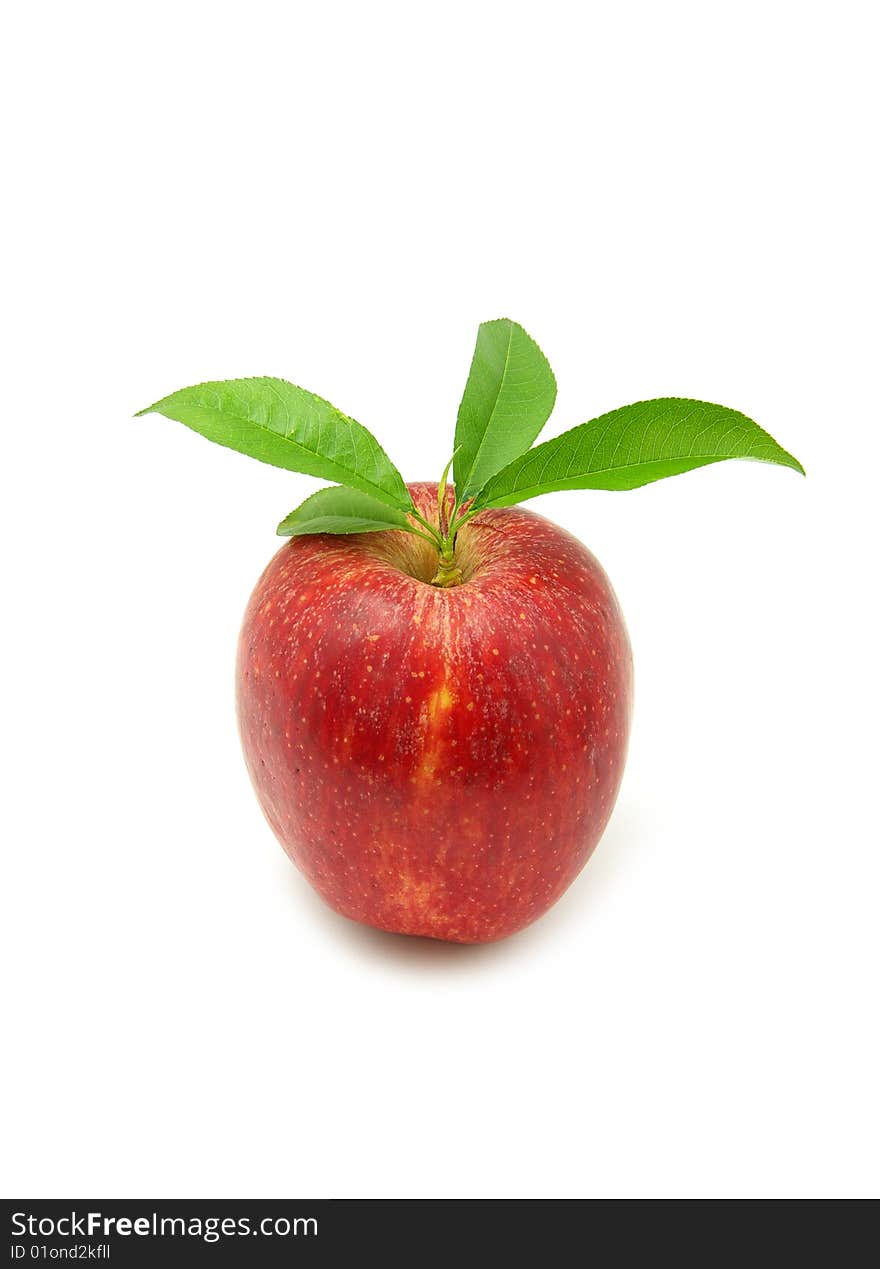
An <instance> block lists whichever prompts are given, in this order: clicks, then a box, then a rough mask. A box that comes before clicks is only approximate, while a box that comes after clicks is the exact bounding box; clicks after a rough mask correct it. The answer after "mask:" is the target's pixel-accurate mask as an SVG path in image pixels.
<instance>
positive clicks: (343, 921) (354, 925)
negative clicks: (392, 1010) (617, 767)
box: [288, 801, 646, 974]
mask: <svg viewBox="0 0 880 1269" xmlns="http://www.w3.org/2000/svg"><path fill="white" fill-rule="evenodd" d="M644 825H645V820H644V816H643V815H640V814H639V810H638V807H636V806H635V805H634V804H633V803H632V802H631V801H625V802H623V803H622V804H619V805H618V806H617V808H616V810H615V812H614V814H613V816H612V817H611V821H610V823H609V825H608V827H607V828H606V830H605V832H604V834H603V836H602V838H601V840H600V842H599V844H598V845H597V847H596V849H595V851H594V852H593V854H592V856H591V858H590V859H589V860H588V861H587V864H586V866H585V867H584V869H583V871H582V872H581V874H580V876H578V877H577V878H575V880H574V882H573V883H572V884H571V886H570V887H569V889H568V890H567V891H566V892H565V894H564V895H563V896H562V897H561V898H560V899H559V900H558V901H557V903H556V904H554V906H553V907H552V908H551V909H550V911H549V912H547V913H545V915H544V916H542V917H540V918H539V919H538V920H537V921H535V922H534V924H533V925H529V926H527V927H526V928H525V929H524V930H520V931H519V933H517V934H513V935H511V936H510V937H509V938H506V939H502V940H500V941H499V942H497V943H446V942H443V941H442V940H440V939H430V938H417V937H413V936H412V935H409V934H391V933H389V932H388V931H386V930H377V929H374V928H373V927H372V926H368V925H361V924H359V923H358V922H357V921H352V920H350V919H349V918H348V917H344V916H341V915H340V914H339V913H338V912H334V910H333V909H332V908H331V907H329V905H328V904H326V903H325V902H324V901H323V899H321V898H320V897H319V896H318V895H317V894H316V893H315V892H314V891H313V890H312V889H311V887H310V886H308V883H307V882H305V881H304V879H303V878H302V877H301V876H300V874H299V873H298V872H297V870H296V869H295V868H290V869H289V870H288V877H289V884H290V885H291V886H294V885H295V886H296V887H297V893H298V897H299V898H302V897H303V890H302V887H305V889H306V890H307V891H308V897H309V900H310V902H309V904H308V907H309V911H310V913H311V914H312V916H313V917H314V919H315V920H316V921H317V922H318V923H319V924H320V923H323V924H325V925H326V926H328V927H332V931H328V932H332V935H333V937H334V938H336V939H339V938H342V939H343V940H344V941H345V942H346V943H347V944H348V947H349V948H350V950H351V951H352V952H353V953H354V954H355V956H356V957H357V958H358V959H359V960H362V959H364V958H367V959H370V960H373V961H377V962H384V963H385V964H387V965H392V966H397V967H399V968H403V969H412V968H415V969H418V970H419V971H423V970H425V969H430V970H431V971H439V972H442V973H444V974H445V973H459V972H464V971H468V972H472V971H473V970H474V969H475V968H477V967H478V966H479V967H485V966H494V965H496V964H497V963H498V962H499V961H504V960H507V959H516V957H518V956H519V955H521V954H525V955H531V954H532V953H533V952H534V951H535V949H536V948H537V947H538V946H540V944H541V942H542V941H544V940H547V939H553V940H554V941H555V940H557V939H558V938H559V937H560V936H564V935H565V934H566V932H568V933H571V931H572V927H573V926H575V925H581V924H582V923H583V922H584V921H586V920H589V913H590V910H591V909H592V908H594V907H595V905H596V903H597V902H599V901H601V896H602V894H603V892H605V891H607V890H608V888H609V887H612V886H613V885H614V883H615V879H616V878H618V877H620V876H621V874H622V872H623V870H624V869H626V868H627V867H629V866H630V864H631V862H632V859H633V856H634V855H637V854H638V852H639V850H640V849H642V848H644V846H645V844H646V835H645V832H644Z"/></svg>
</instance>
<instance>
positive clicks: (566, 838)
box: [237, 484, 632, 943]
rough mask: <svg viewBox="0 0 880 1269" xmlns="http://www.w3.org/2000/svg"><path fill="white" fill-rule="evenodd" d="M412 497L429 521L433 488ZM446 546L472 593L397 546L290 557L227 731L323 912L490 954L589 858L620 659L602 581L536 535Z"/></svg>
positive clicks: (616, 626) (614, 609)
mask: <svg viewBox="0 0 880 1269" xmlns="http://www.w3.org/2000/svg"><path fill="white" fill-rule="evenodd" d="M409 488H410V491H411V492H412V494H413V497H414V499H415V501H416V504H417V506H418V507H419V509H420V510H421V511H422V513H423V514H424V515H425V516H426V517H428V518H433V521H434V522H435V523H436V505H437V487H436V485H429V484H414V485H410V487H409ZM459 545H460V554H461V556H462V558H463V559H464V560H465V561H466V562H467V567H466V570H465V571H466V574H467V575H468V576H467V580H466V581H465V582H464V583H463V584H462V585H460V586H456V587H452V588H450V589H447V590H444V589H439V588H438V587H435V586H431V585H429V584H428V583H427V582H426V581H423V580H419V578H418V577H416V576H411V575H410V574H409V573H408V572H405V571H403V570H402V568H401V566H400V564H401V561H404V564H405V565H406V566H408V567H412V568H413V570H414V571H419V568H420V569H421V571H422V573H423V575H424V573H425V570H426V568H430V566H431V558H430V557H431V554H432V552H431V548H430V547H429V546H427V545H426V544H423V543H422V542H420V540H419V539H417V538H414V537H412V536H411V535H409V534H406V533H397V532H388V533H376V534H362V535H358V536H349V537H331V536H329V535H322V536H315V537H302V538H295V539H292V540H291V541H290V542H288V543H287V544H286V545H285V546H283V547H282V548H281V550H280V551H279V552H278V553H277V555H276V556H275V557H274V559H273V560H272V561H271V562H270V564H269V566H268V568H267V569H266V571H265V572H264V573H263V576H262V577H261V578H260V581H259V582H258V584H257V587H256V589H255V591H254V593H253V595H252V597H251V600H250V603H249V605H248V608H247V612H246V614H245V618H244V625H243V628H242V632H241V639H240V643H239V651H238V666H237V699H238V717H239V726H240V730H241V737H242V743H243V746H244V753H245V759H246V761H247V766H248V770H249V772H250V776H251V779H252V781H253V784H254V788H255V789H256V793H257V797H258V799H259V802H260V805H261V807H262V808H263V811H264V813H265V815H266V818H267V819H268V821H269V823H270V825H271V826H272V828H273V830H274V831H275V833H276V835H277V837H278V839H279V840H280V842H281V844H282V846H283V847H284V849H285V851H286V852H287V854H288V855H289V856H290V858H291V859H292V860H293V862H294V863H295V864H296V865H297V867H299V868H300V869H301V870H302V872H303V873H305V875H306V877H307V878H308V879H309V881H310V882H311V883H312V885H313V886H314V887H315V889H316V890H317V891H318V893H319V894H320V895H321V896H322V897H323V898H324V899H325V900H326V901H327V903H329V904H330V905H331V907H333V908H335V909H336V911H337V912H341V913H343V914H344V915H345V916H347V917H350V918H352V919H353V920H355V921H361V922H364V923H365V924H367V925H371V926H377V927H378V928H379V929H382V930H391V931H395V932H397V933H400V934H411V935H423V936H427V937H430V938H435V939H446V940H450V941H454V942H459V943H485V942H492V941H494V940H496V939H502V938H505V937H506V936H507V935H509V934H513V933H514V932H515V931H517V930H521V929H522V928H523V927H524V926H526V925H528V924H529V923H530V922H532V921H534V920H536V918H538V917H539V916H541V915H542V914H543V913H544V912H546V911H547V909H548V908H549V907H550V906H551V904H553V903H555V901H556V900H557V899H558V898H559V897H560V895H561V894H563V892H564V891H565V890H566V889H567V887H568V886H569V885H570V884H571V882H572V881H573V880H574V878H575V877H576V876H577V875H578V873H579V872H580V870H581V868H583V866H584V864H585V863H586V861H587V859H588V858H589V856H590V854H591V852H592V850H593V848H594V847H595V845H596V843H597V841H598V840H599V837H600V836H601V834H602V831H603V829H604V828H605V825H606V823H607V821H608V817H609V816H610V814H611V810H612V808H613V806H614V801H615V798H616V796H617V791H618V788H619V786H620V780H621V776H622V773H623V766H624V761H625V757H626V748H627V740H628V734H629V724H630V712H631V699H632V656H631V652H630V646H629V640H628V638H627V633H626V628H625V626H624V622H623V618H622V616H621V613H620V609H619V607H618V604H617V600H616V598H615V596H614V593H613V591H612V589H611V586H610V584H609V582H608V579H607V577H606V576H605V574H604V572H603V571H602V569H601V567H600V566H599V564H598V563H597V561H596V560H595V559H594V557H593V556H592V555H591V554H590V552H589V551H587V550H586V548H585V547H584V546H582V545H581V543H580V542H578V541H577V540H576V539H575V538H573V537H571V535H570V534H568V533H566V532H565V531H564V530H562V529H560V528H558V527H557V526H556V525H554V524H552V523H551V522H550V521H548V520H546V519H544V518H543V517H541V516H538V515H535V514H534V513H533V512H530V511H525V510H523V509H521V508H519V507H514V508H507V509H504V510H493V511H487V512H484V513H482V514H481V515H480V516H478V517H477V518H476V519H475V520H474V521H472V522H471V524H470V525H468V526H467V527H466V528H465V529H463V530H462V531H461V533H460V535H459ZM425 553H427V555H425ZM420 554H421V558H417V557H419V556H420ZM434 560H436V553H434ZM417 566H418V567H417Z"/></svg>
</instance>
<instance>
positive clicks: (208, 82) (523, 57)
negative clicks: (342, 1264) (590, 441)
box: [0, 0, 880, 1197]
mask: <svg viewBox="0 0 880 1269" xmlns="http://www.w3.org/2000/svg"><path fill="white" fill-rule="evenodd" d="M872 11H873V12H872ZM872 16H873V17H876V10H875V8H874V6H872V5H871V4H864V5H861V4H855V3H841V2H840V0H837V2H836V3H834V4H830V3H829V4H812V3H792V4H786V3H773V2H772V0H770V2H768V0H760V3H743V2H742V0H739V2H738V3H736V4H713V5H705V4H702V3H695V4H683V3H665V4H662V5H656V4H637V3H615V4H611V3H608V4H587V5H575V4H558V3H548V2H547V0H544V3H542V4H519V3H512V2H511V0H505V2H504V3H480V2H479V0H469V2H468V3H466V4H455V3H447V4H445V5H443V6H440V7H437V6H433V7H429V8H427V7H424V6H420V5H414V4H403V3H401V4H391V3H371V4H344V3H333V2H327V0H325V2H324V3H322V4H281V3H278V4H267V3H256V2H254V0H251V2H250V3H248V4H246V5H243V4H227V3H217V2H214V3H209V4H208V3H206V4H195V3H185V2H182V0H174V3H156V2H155V0H154V3H152V4H151V5H149V6H146V5H143V6H137V5H130V4H126V5H120V4H113V3H106V4H101V3H84V4H77V5H68V4H61V3H44V4H39V3H34V4H31V5H19V6H17V7H16V9H15V11H14V12H13V13H12V15H11V17H9V18H7V23H6V27H7V31H6V37H5V39H4V41H3V43H4V51H3V54H2V57H3V62H4V66H3V73H2V76H0V82H2V92H3V95H4V98H5V101H4V103H3V117H4V119H5V124H6V130H7V135H8V139H7V143H6V150H7V153H6V158H5V160H4V171H5V175H6V177H7V179H8V181H9V183H8V185H7V194H6V196H5V201H4V208H3V213H4V217H5V218H6V220H7V225H6V228H5V231H4V234H3V252H4V256H5V265H4V284H3V289H4V292H5V298H4V301H3V303H4V309H5V311H6V315H7V318H8V322H7V325H6V330H5V335H4V339H3V348H4V353H5V357H4V360H5V364H6V370H5V376H4V420H3V429H2V435H3V496H2V506H0V513H2V518H3V525H2V534H3V543H4V551H3V570H4V582H3V592H4V595H5V601H6V611H5V617H4V619H3V640H4V645H5V646H4V655H3V666H4V688H3V724H4V746H5V750H4V756H3V774H4V786H5V792H4V795H3V817H4V827H3V866H4V871H5V877H4V880H3V891H2V904H3V912H2V936H3V941H4V944H5V950H4V951H3V967H4V971H5V974H6V976H7V983H6V987H5V998H6V1006H5V1009H4V1013H5V1016H6V1019H7V1022H8V1024H9V1025H8V1029H7V1033H6V1039H5V1041H4V1045H3V1050H2V1063H3V1071H4V1074H3V1094H4V1099H5V1101H6V1107H5V1109H4V1115H3V1120H4V1129H3V1138H4V1141H3V1148H2V1153H3V1170H2V1176H0V1183H2V1188H3V1189H4V1190H5V1191H7V1192H10V1193H14V1194H15V1195H16V1196H21V1195H24V1194H27V1195H30V1196H61V1195H71V1194H72V1195H75V1196H84V1195H86V1194H87V1193H88V1194H91V1195H94V1194H98V1195H103V1196H127V1197H138V1196H143V1195H147V1194H159V1195H162V1196H169V1197H174V1196H192V1197H198V1196H204V1197H222V1196H227V1197H229V1196H251V1197H282V1196H304V1197H305V1196H322V1195H336V1196H345V1195H379V1196H393V1195H412V1196H416V1195H425V1196H456V1195H472V1196H540V1195H547V1196H590V1195H620V1196H629V1195H658V1196H689V1195H724V1196H746V1195H866V1194H871V1193H876V1191H877V1188H878V1186H877V1182H878V1169H877V1154H876V1139H877V1130H878V1102H877V1069H878V1057H880V1055H878V1032H877V1017H876V968H877V952H878V940H877V912H878V893H877V891H878V879H880V855H878V841H877V809H876V808H877V778H878V777H877V706H878V700H877V675H876V669H875V663H876V649H877V638H878V629H877V621H876V606H877V599H876V593H877V534H876V510H875V507H876V498H877V495H876V481H877V474H876V472H877V462H878V458H880V454H878V439H877V437H878V420H877V404H876V403H877V378H876V366H877V347H878V333H880V332H878V323H877V293H878V283H880V269H878V254H877V225H878V223H880V207H878V199H877V189H876V186H875V184H874V179H875V178H874V173H875V171H876V134H877V127H876V125H877V109H878V95H877V92H876V65H875V48H876V44H875V42H874V40H873V38H872V32H871V30H870V29H869V23H870V21H871V18H872ZM501 315H506V316H511V317H514V318H516V319H517V320H519V321H521V322H522V323H523V324H524V325H525V326H526V328H527V329H528V330H529V331H530V332H531V333H532V334H533V335H534V336H535V337H536V338H537V339H538V340H539V342H540V343H541V344H542V346H543V348H544V350H545V352H546V353H547V355H548V356H549V358H550V361H551V364H552V365H553V367H554V369H555V371H556V373H557V377H558V380H559V384H560V391H559V398H558V405H557V409H556V412H555V414H554V416H553V419H552V420H551V422H550V424H549V427H548V431H547V435H551V434H553V433H555V432H556V431H560V430H562V429H563V428H564V427H567V426H570V425H572V424H574V423H577V422H582V421H584V420H585V419H588V418H590V417H592V416H594V415H596V414H598V413H600V412H601V411H604V410H606V409H609V408H612V407H614V406H616V405H620V404H623V403H624V402H626V401H631V400H636V399H639V398H643V397H647V396H659V395H666V394H679V395H687V396H695V397H702V398H705V399H708V400H713V401H720V402H722V403H724V404H728V405H732V406H735V407H737V408H739V409H742V410H744V411H746V412H747V413H749V414H751V415H752V416H753V417H755V418H757V419H758V420H759V421H760V422H761V423H763V424H764V425H765V426H766V427H767V428H768V429H769V430H770V431H771V432H772V433H773V434H774V435H775V436H776V437H777V439H778V440H779V441H780V442H781V443H782V444H783V445H784V446H786V447H787V448H790V449H791V450H792V451H793V452H794V453H796V454H797V455H798V457H799V458H800V459H801V460H802V461H803V463H804V465H805V467H806V468H807V471H808V478H807V480H802V479H800V478H799V477H797V476H796V475H795V474H794V473H792V472H789V471H786V470H782V469H777V468H771V467H764V466H762V465H757V464H735V463H729V464H721V465H719V466H718V467H715V468H711V469H706V470H703V471H700V472H696V473H693V474H691V475H689V476H684V477H681V478H678V479H676V480H674V481H668V482H665V483H661V484H658V485H654V486H652V487H649V488H646V489H644V490H641V491H636V492H633V493H628V494H586V493H580V494H578V493H571V494H557V495H554V496H552V497H548V498H546V499H544V500H543V501H542V502H541V503H539V504H536V509H538V510H541V511H542V512H544V513H545V514H547V515H549V516H550V517H552V518H554V519H556V520H557V521H559V522H560V523H561V524H563V525H565V526H566V527H567V528H569V529H571V530H572V531H573V532H575V533H576V534H578V535H579V536H580V537H581V538H582V539H583V540H584V541H585V542H586V543H587V544H588V545H589V546H590V547H591V548H592V549H593V550H594V551H595V553H596V554H597V555H598V556H599V558H600V559H601V560H602V562H603V563H604V565H605V567H606V569H607V570H608V572H609V573H610V575H611V577H612V580H613V582H614V585H615V587H616V589H617V592H618V595H619V597H620V599H621V603H622V605H623V607H624V611H625V613H626V615H627V619H628V622H629V626H630V631H631V635H632V641H633V645H634V650H635V659H636V674H637V701H636V716H635V727H634V735H633V743H632V749H631V758H630V762H629V766H628V770H627V775H626V779H625V782H624V787H623V790H622V793H621V796H620V800H619V803H618V807H617V810H616V813H615V815H614V818H613V821H612V823H611V826H610V827H609V829H608V831H607V833H606V835H605V838H604V840H603V841H602V843H601V845H600V847H599V848H598V851H597V853H596V855H595V856H594V858H593V860H592V862H591V863H590V864H589V865H588V867H587V869H586V871H585V872H584V873H583V875H582V876H581V878H580V879H579V880H578V881H577V882H576V884H575V885H574V886H573V888H572V889H571V891H570V892H569V893H568V895H567V896H566V897H565V898H564V899H563V900H562V901H561V902H560V903H559V904H558V906H557V907H556V908H555V909H554V910H553V911H552V912H551V913H550V914H549V915H548V916H547V917H545V918H544V919H543V920H542V921H541V922H539V923H538V924H537V925H536V926H534V927H532V928H531V929H529V930H528V931H526V932H525V933H523V934H521V935H519V936H517V937H515V938H513V939H511V940H509V941H508V942H506V943H502V944H498V945H496V946H492V947H488V948H482V949H480V948H476V949H472V948H470V949H469V948H460V947H450V946H444V945H439V944H432V943H429V942H419V941H408V940H404V939H394V938H390V937H387V936H382V935H379V934H377V933H375V932H370V931H368V930H365V929H362V928H359V927H357V926H355V925H353V924H350V923H349V922H347V921H345V920H343V919H342V918H339V917H336V916H335V915H334V914H333V913H331V912H330V911H329V910H328V909H326V908H324V907H323V906H322V904H321V903H320V902H319V901H318V900H317V898H316V897H315V896H314V895H313V894H312V892H311V891H310V889H309V887H308V886H307V884H306V883H305V881H304V880H302V879H301V878H300V877H299V875H298V874H297V873H296V872H295V870H294V869H293V867H292V865H290V864H289V863H288V862H287V860H286V858H285V856H284V855H283V854H282V852H281V850H280V848H279V847H278V845H277V843H276V842H275V840H274V838H273V837H272V834H271V832H270V830H269V829H268V827H267V826H266V825H265V823H264V821H263V819H262V817H261V815H260V812H259V810H258V808H257V805H256V802H255V800H254V797H253V795H252V793H251V790H250V787H249V785H248V782H247V778H246V775H245V771H244V767H243V764H242V761H241V757H240V753H239V747H238V739H237V735H236V731H235V725H234V716H233V702H232V670H233V657H234V648H235V640H236V635H237V628H238V623H239V620H240V617H241V613H242V611H243V608H244V605H245V602H246V600H247V597H248V594H249V592H250V590H251V587H252V586H253V584H254V583H255V581H256V578H257V576H258V575H259V573H260V571H261V570H262V568H263V566H264V564H265V562H266V561H267V559H268V557H269V555H270V554H271V553H272V552H273V551H274V550H275V549H276V539H275V538H274V527H275V524H276V522H277V520H278V519H279V518H280V517H281V516H282V515H283V514H285V513H286V512H287V511H289V510H290V509H291V507H292V506H294V505H295V503H296V502H297V501H299V500H300V499H301V498H302V497H304V496H305V494H306V493H308V492H310V491H311V490H312V489H313V488H314V487H315V482H313V481H310V480H308V479H307V478H305V477H299V476H295V475H291V474H290V473H285V472H282V471H278V470H275V469H273V468H269V467H264V466H261V465H259V464H256V463H253V462H249V461H248V460H246V459H244V458H242V457H241V456H239V455H236V454H233V453H231V452H229V451H224V450H221V449H219V448H216V447H213V446H211V445H209V444H207V443H206V442H205V441H203V440H202V439H201V438H199V437H197V436H195V435H194V434H192V433H190V432H188V431H187V430H186V429H184V428H182V427H180V426H179V425H177V424H174V423H171V422H168V421H166V420H163V419H160V418H157V417H149V418H145V419H139V420H137V421H133V420H132V418H131V415H132V413H133V411H134V410H136V409H138V408H139V407H141V406H143V405H145V404H147V403H148V402H150V401H153V400H155V399H156V398H157V397H160V396H162V395H163V394H165V393H167V392H169V391H171V390H173V389H175V388H178V387H182V386H184V385H185V384H189V383H194V382H198V381H199V380H202V379H206V378H224V377H233V376H236V375H245V374H276V375H281V376H284V377H288V378H291V379H293V380H294V381H295V382H298V383H301V384H302V385H303V386H305V387H309V388H311V389H313V390H315V391H318V392H320V393H321V394H322V395H325V396H327V397H329V398H330V399H331V400H332V401H334V402H335V403H336V404H338V405H339V406H340V407H341V408H343V409H345V410H347V411H349V412H350V413H352V414H354V415H355V417H357V418H358V419H360V420H361V421H362V422H364V423H365V424H367V425H368V426H370V427H372V428H374V429H375V430H376V432H377V433H378V434H379V436H380V437H381V438H382V440H383V442H384V443H385V445H386V446H387V448H388V449H389V450H390V452H391V454H392V456H393V457H394V458H395V459H396V461H397V462H398V464H399V465H400V466H401V468H402V470H403V471H404V473H405V474H406V475H407V476H408V477H409V478H411V479H415V478H436V476H437V475H438V474H439V471H440V469H441V467H442V466H443V463H444V461H445V460H446V458H447V457H448V453H449V450H450V445H451V436H452V428H453V424H454V417H455V411H456V408H457V404H458V400H459V395H460V392H461V388H462V386H463V383H464V378H465V375H466V372H467V367H468V363H469V358H470V354H471V350H472V345H473V339H474V335H475V333H476V327H477V324H478V322H479V321H481V320H483V319H486V318H490V317H496V316H501Z"/></svg>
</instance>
